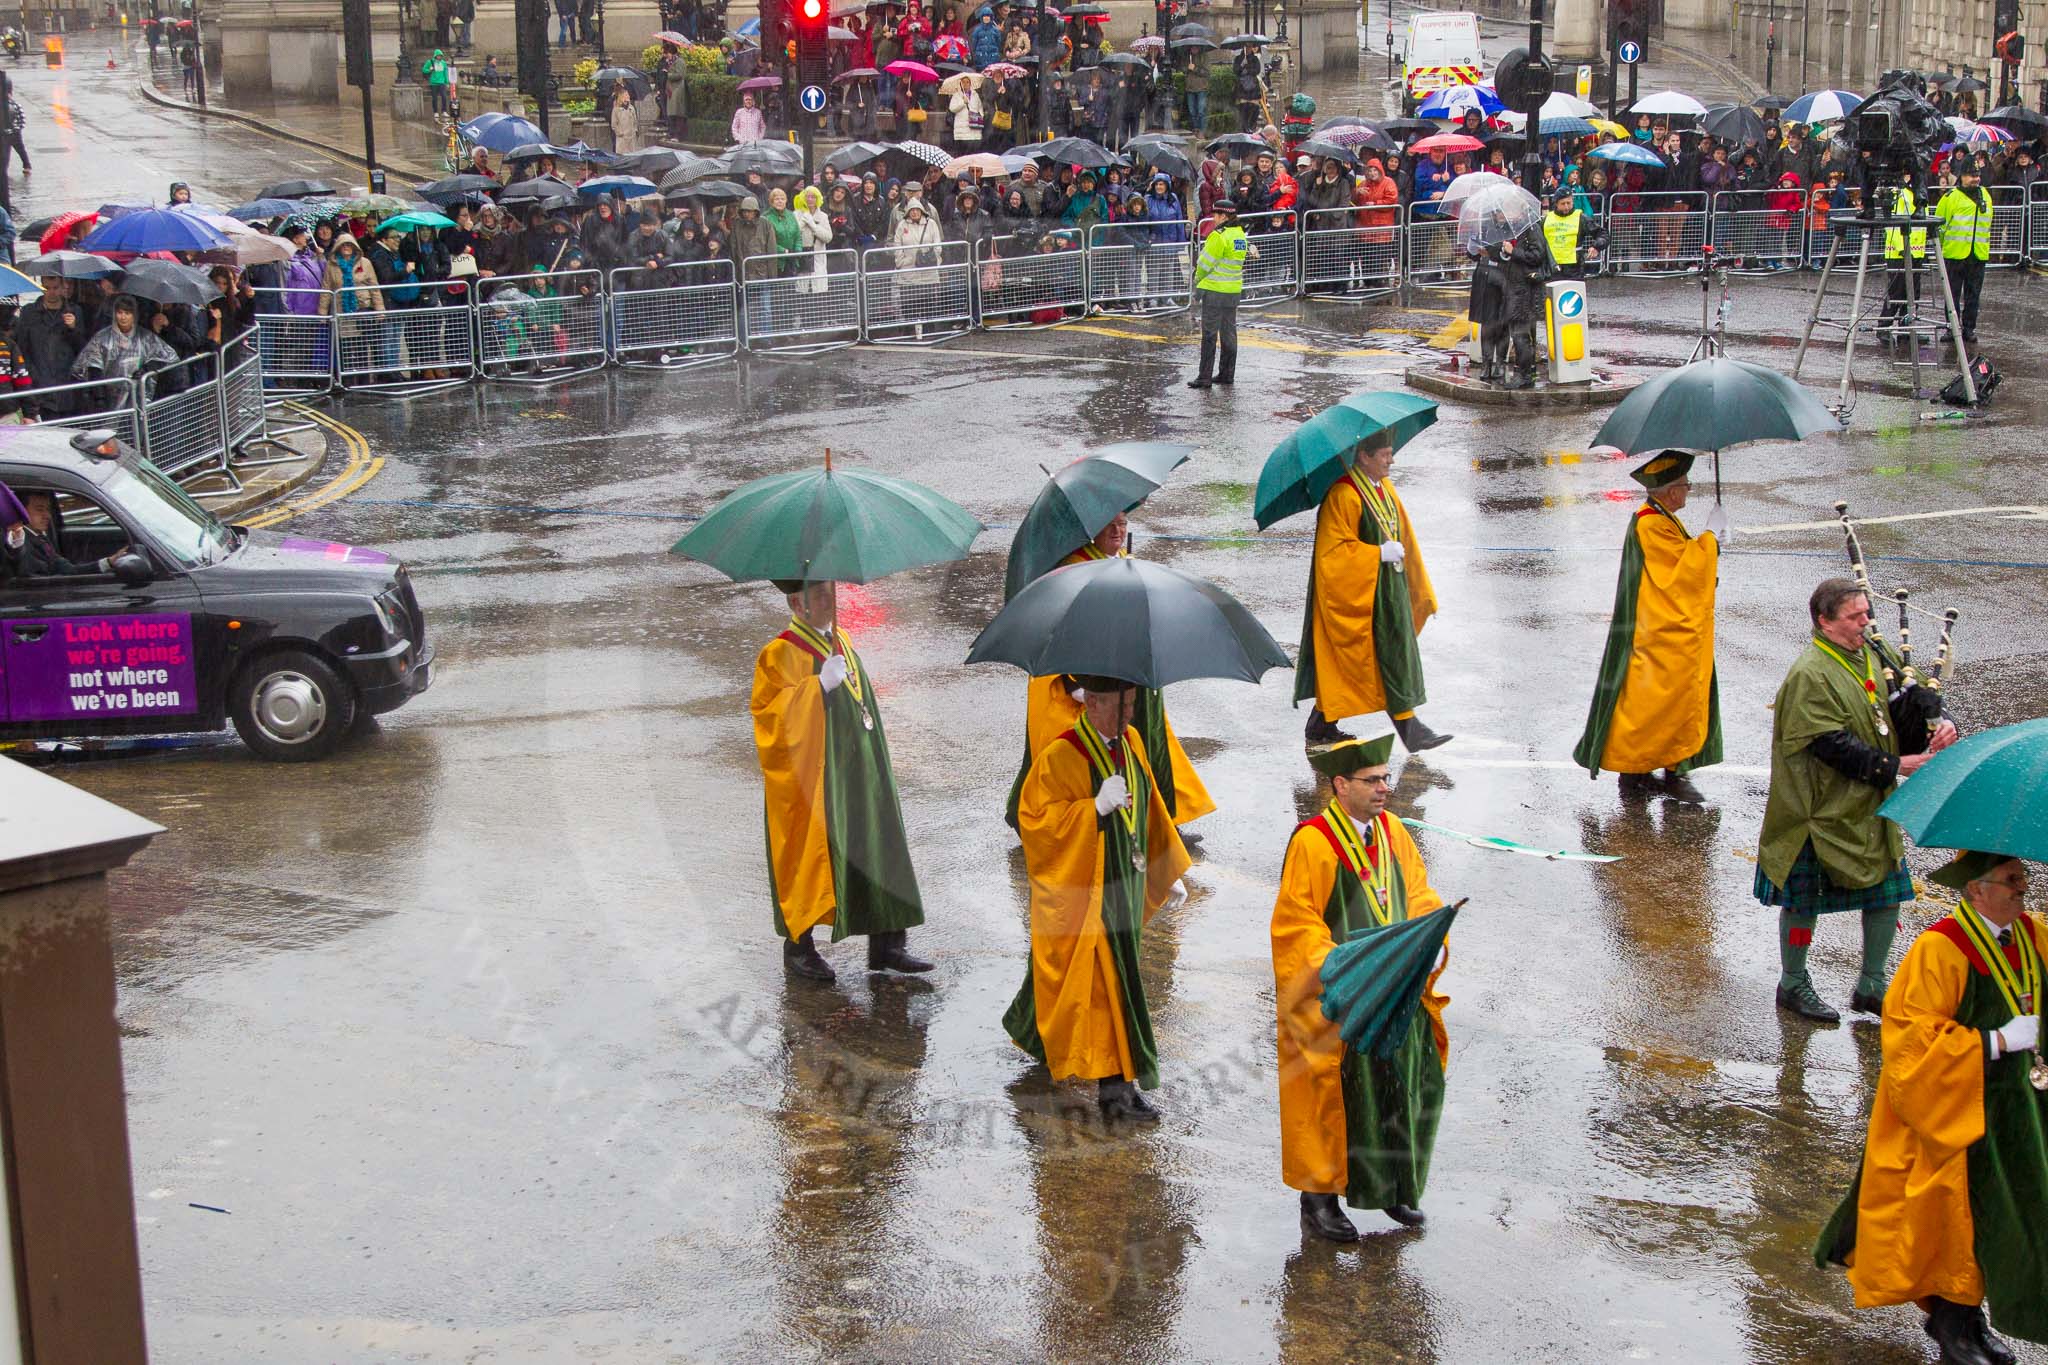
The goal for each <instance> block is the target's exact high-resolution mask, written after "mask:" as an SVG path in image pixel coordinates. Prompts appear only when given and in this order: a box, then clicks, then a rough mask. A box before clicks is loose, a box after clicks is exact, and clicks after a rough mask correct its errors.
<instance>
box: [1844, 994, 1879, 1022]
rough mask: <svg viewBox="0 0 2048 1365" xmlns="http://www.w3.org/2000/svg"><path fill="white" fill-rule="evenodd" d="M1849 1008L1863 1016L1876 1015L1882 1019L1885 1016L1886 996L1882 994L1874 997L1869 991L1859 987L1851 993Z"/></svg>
mask: <svg viewBox="0 0 2048 1365" xmlns="http://www.w3.org/2000/svg"><path fill="white" fill-rule="evenodd" d="M1849 1008H1850V1009H1852V1010H1857V1011H1859V1012H1861V1013H1863V1014H1875V1015H1878V1016H1880V1017H1882V1016H1883V1014H1884V996H1883V994H1882V993H1880V994H1877V995H1872V994H1871V993H1870V992H1869V991H1866V990H1863V989H1862V988H1861V987H1858V988H1857V989H1856V990H1853V991H1851V992H1849Z"/></svg>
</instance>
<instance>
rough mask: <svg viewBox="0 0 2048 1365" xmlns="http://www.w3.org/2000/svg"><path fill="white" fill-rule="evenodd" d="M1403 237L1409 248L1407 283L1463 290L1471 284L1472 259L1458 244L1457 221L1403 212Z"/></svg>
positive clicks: (1413, 212)
mask: <svg viewBox="0 0 2048 1365" xmlns="http://www.w3.org/2000/svg"><path fill="white" fill-rule="evenodd" d="M1403 220H1404V222H1403V229H1402V233H1401V236H1402V237H1403V239H1404V241H1405V245H1406V246H1407V249H1408V260H1407V272H1408V283H1410V284H1413V285H1420V286H1421V287H1423V288H1425V289H1463V288H1464V287H1465V286H1467V285H1469V284H1471V283H1472V258H1471V257H1470V256H1468V255H1466V254H1465V250H1464V248H1462V247H1460V246H1459V245H1458V220H1457V219H1455V218H1441V217H1438V216H1436V215H1435V214H1429V213H1424V214H1418V213H1416V212H1415V206H1414V205H1413V204H1410V205H1409V206H1408V208H1407V209H1406V210H1405V212H1404V213H1403Z"/></svg>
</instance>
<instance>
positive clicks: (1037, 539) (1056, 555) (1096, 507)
mask: <svg viewBox="0 0 2048 1365" xmlns="http://www.w3.org/2000/svg"><path fill="white" fill-rule="evenodd" d="M1194 449H1195V448H1194V447H1193V446H1183V445H1172V444H1170V443H1168V442H1165V441H1122V442H1119V443H1118V444H1116V445H1111V446H1104V447H1103V448H1102V449H1100V450H1091V451H1089V452H1088V453H1087V454H1086V455H1083V456H1082V457H1081V458H1080V459H1078V460H1075V461H1074V462H1073V463H1072V464H1069V465H1068V466H1067V467H1066V468H1064V469H1062V470H1060V471H1059V472H1058V473H1056V474H1054V475H1053V476H1052V478H1051V479H1050V480H1049V481H1047V483H1046V485H1045V487H1044V488H1043V489H1042V490H1040V492H1039V494H1038V497H1037V499H1036V500H1035V501H1033V502H1032V504H1031V510H1030V511H1028V512H1026V513H1025V514H1024V520H1023V521H1022V522H1021V523H1020V524H1019V525H1018V527H1017V534H1016V536H1015V538H1014V539H1012V540H1011V541H1010V563H1009V568H1008V570H1007V571H1006V572H1005V574H1004V576H1003V600H1004V601H1006V602H1007V601H1009V600H1010V599H1011V598H1012V597H1015V596H1016V595H1017V593H1018V592H1019V591H1020V590H1022V588H1023V587H1024V585H1025V584H1026V583H1029V582H1031V581H1032V580H1033V579H1035V578H1037V577H1039V576H1040V575H1041V574H1046V573H1050V572H1051V571H1052V570H1053V569H1054V568H1056V567H1057V566H1058V565H1059V562H1060V561H1061V560H1063V559H1065V558H1066V557H1067V556H1068V555H1070V554H1072V553H1073V552H1074V551H1076V550H1078V549H1080V548H1081V547H1082V546H1083V545H1086V544H1087V543H1088V542H1089V541H1091V540H1093V539H1095V537H1096V534H1097V533H1098V532H1100V531H1101V530H1102V528H1103V527H1105V526H1107V525H1109V524H1110V523H1111V522H1112V521H1115V520H1116V518H1117V514H1118V513H1119V512H1128V511H1130V510H1131V509H1132V508H1134V507H1136V506H1137V505H1138V504H1139V503H1141V502H1143V501H1144V500H1145V499H1146V498H1147V497H1149V496H1150V495H1151V494H1152V493H1153V492H1155V491H1156V490H1157V489H1158V488H1159V486H1160V485H1161V484H1163V483H1165V482H1166V476H1167V475H1168V474H1169V473H1171V472H1172V471H1173V470H1175V469H1177V468H1179V467H1180V466H1181V465H1183V464H1185V463H1186V462H1187V458H1188V456H1189V455H1192V454H1193V453H1194Z"/></svg>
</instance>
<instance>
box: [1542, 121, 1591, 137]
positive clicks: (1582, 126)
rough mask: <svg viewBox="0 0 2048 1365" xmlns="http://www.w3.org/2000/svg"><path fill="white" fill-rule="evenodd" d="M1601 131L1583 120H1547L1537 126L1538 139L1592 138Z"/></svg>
mask: <svg viewBox="0 0 2048 1365" xmlns="http://www.w3.org/2000/svg"><path fill="white" fill-rule="evenodd" d="M1599 131H1600V130H1599V129H1598V128H1595V127H1594V126H1593V125H1592V124H1590V123H1588V122H1586V121H1585V120H1584V119H1582V118H1570V117H1566V118H1547V119H1545V120H1543V122H1541V123H1539V124H1537V125H1536V135H1537V136H1538V137H1592V136H1593V135H1594V134H1595V133H1597V132H1599Z"/></svg>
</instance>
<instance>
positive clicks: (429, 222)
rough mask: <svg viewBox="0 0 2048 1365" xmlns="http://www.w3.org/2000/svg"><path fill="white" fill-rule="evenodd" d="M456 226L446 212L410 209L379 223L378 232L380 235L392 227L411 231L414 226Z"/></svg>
mask: <svg viewBox="0 0 2048 1365" xmlns="http://www.w3.org/2000/svg"><path fill="white" fill-rule="evenodd" d="M454 226H455V220H454V219H453V218H450V217H449V216H448V215H447V214H445V213H435V212H434V211H433V210H432V209H409V210H407V211H406V212H404V213H401V214H398V215H396V216H394V217H391V218H386V219H385V220H384V221H383V222H381V223H379V224H377V232H378V234H379V235H382V234H383V233H384V232H385V231H386V230H388V229H390V228H397V229H398V230H399V231H400V232H411V231H412V230H413V229H414V228H444V227H454Z"/></svg>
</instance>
